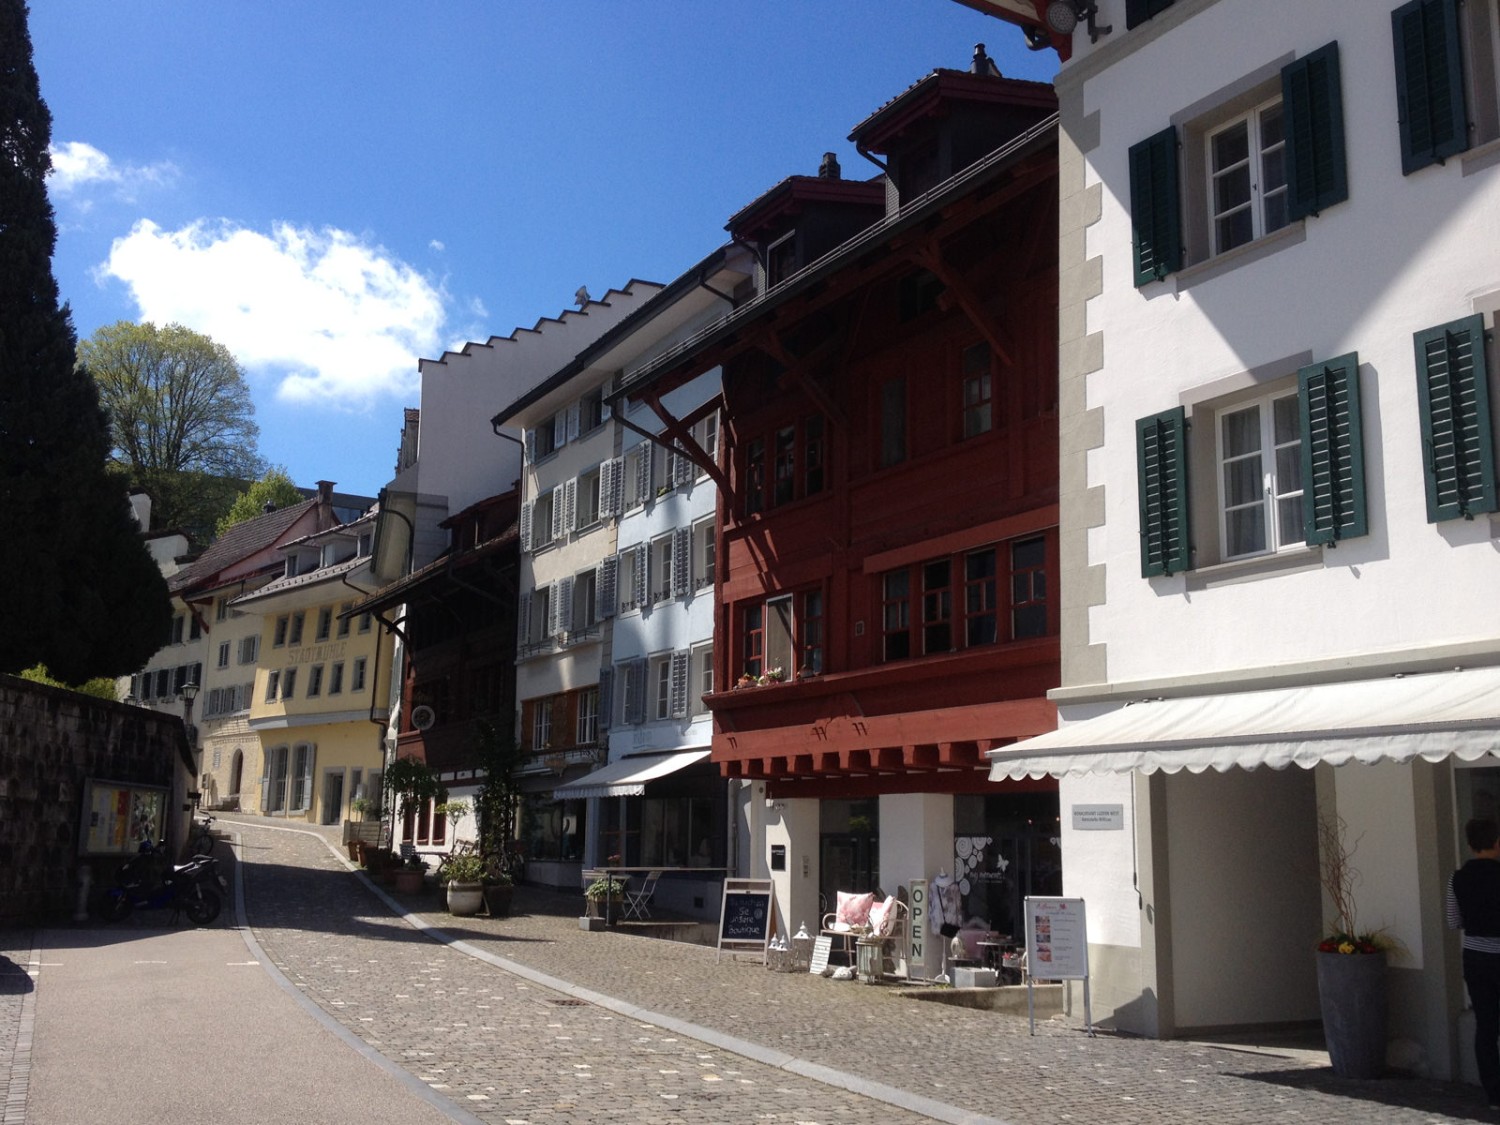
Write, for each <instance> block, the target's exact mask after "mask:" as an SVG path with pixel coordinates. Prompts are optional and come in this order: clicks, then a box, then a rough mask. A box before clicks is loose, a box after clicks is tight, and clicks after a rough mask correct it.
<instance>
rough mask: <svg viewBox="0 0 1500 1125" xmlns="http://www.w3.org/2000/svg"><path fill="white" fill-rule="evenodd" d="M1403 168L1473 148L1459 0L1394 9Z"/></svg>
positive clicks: (1419, 1)
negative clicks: (1470, 133) (1459, 21)
mask: <svg viewBox="0 0 1500 1125" xmlns="http://www.w3.org/2000/svg"><path fill="white" fill-rule="evenodd" d="M1391 32H1392V36H1393V38H1394V39H1395V47H1396V108H1397V114H1398V117H1399V120H1400V124H1401V172H1402V174H1403V175H1407V176H1409V175H1411V174H1412V173H1413V172H1415V171H1416V170H1417V169H1418V168H1425V167H1426V166H1427V165H1429V164H1441V163H1442V162H1443V161H1444V160H1446V159H1447V158H1448V157H1450V156H1453V155H1454V154H1456V153H1460V152H1463V151H1464V150H1465V149H1467V148H1468V147H1469V118H1468V107H1467V106H1466V105H1465V101H1464V75H1463V61H1462V56H1461V53H1460V46H1459V36H1458V0H1411V3H1409V4H1402V5H1401V6H1400V7H1399V8H1397V9H1396V10H1395V11H1394V12H1392V13H1391Z"/></svg>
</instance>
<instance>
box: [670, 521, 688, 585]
mask: <svg viewBox="0 0 1500 1125" xmlns="http://www.w3.org/2000/svg"><path fill="white" fill-rule="evenodd" d="M692 588H693V533H692V531H691V530H690V529H688V528H686V527H679V528H678V529H677V530H676V531H674V532H672V596H673V597H674V598H680V597H682V596H683V595H684V594H686V593H688V592H689V591H690V590H691V589H692Z"/></svg>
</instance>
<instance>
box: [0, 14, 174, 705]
mask: <svg viewBox="0 0 1500 1125" xmlns="http://www.w3.org/2000/svg"><path fill="white" fill-rule="evenodd" d="M51 139H52V115H51V114H50V113H49V112H48V110H47V105H46V103H45V102H43V101H42V96H41V90H40V88H39V86H38V83H37V77H36V68H35V67H34V66H33V65H32V61H31V34H30V31H29V29H28V26H27V8H26V4H25V3H24V2H23V0H0V520H3V521H4V525H3V526H4V530H3V531H0V574H3V575H4V576H5V578H6V581H7V582H8V583H9V584H10V589H9V590H8V591H7V593H6V596H5V599H4V604H3V607H0V672H19V671H20V670H22V669H23V668H27V667H30V666H31V665H33V664H38V663H42V664H46V665H47V667H48V669H49V670H50V671H51V673H52V675H54V676H56V677H58V678H59V679H62V680H64V681H66V682H68V683H82V682H83V681H84V680H87V679H89V678H91V677H94V676H118V675H124V674H125V673H127V672H132V671H135V670H136V669H137V668H139V667H141V666H142V665H143V664H144V663H145V662H146V660H147V659H148V658H149V657H150V656H151V654H152V653H154V652H155V651H156V650H157V648H159V647H160V645H161V642H162V640H163V638H165V636H166V633H167V626H168V623H169V621H170V615H171V609H170V602H169V601H168V597H167V588H166V583H165V581H164V580H163V579H162V577H161V572H160V571H159V570H158V569H157V566H156V564H155V563H154V562H153V561H152V559H151V556H150V554H149V553H148V552H147V550H146V547H145V544H144V542H143V541H142V539H141V537H140V535H139V533H138V531H137V529H136V526H135V522H134V520H133V519H132V518H131V515H130V507H129V502H128V500H127V499H126V496H125V490H124V482H123V481H122V480H120V479H119V478H115V477H113V476H111V475H110V474H109V473H108V471H107V469H106V458H107V457H108V456H109V449H110V445H109V427H108V419H107V418H106V416H105V414H104V411H103V410H102V409H101V407H100V405H99V396H98V392H97V390H96V389H95V387H94V381H93V379H92V378H90V377H89V374H88V372H87V371H82V370H79V369H77V368H76V367H75V351H76V344H77V337H76V336H75V335H74V332H73V324H72V317H71V315H70V314H69V312H68V309H67V308H66V307H59V305H58V299H57V282H56V280H55V279H54V278H53V276H52V251H53V248H54V246H55V245H56V242H57V226H56V223H55V222H54V220H53V215H52V205H51V203H49V202H48V200H47V184H46V178H47V172H48V171H49V169H50V168H51V166H52V159H51V157H50V156H49V155H48V152H47V146H48V144H49V143H50V141H51Z"/></svg>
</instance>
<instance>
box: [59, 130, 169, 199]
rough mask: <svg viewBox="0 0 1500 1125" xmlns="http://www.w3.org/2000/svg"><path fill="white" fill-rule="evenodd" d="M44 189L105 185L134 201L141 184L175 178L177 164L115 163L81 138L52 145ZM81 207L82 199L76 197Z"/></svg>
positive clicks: (71, 191) (73, 190)
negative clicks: (50, 161) (50, 167)
mask: <svg viewBox="0 0 1500 1125" xmlns="http://www.w3.org/2000/svg"><path fill="white" fill-rule="evenodd" d="M48 151H49V152H50V153H51V155H52V171H51V172H49V173H48V174H47V187H48V190H50V191H51V192H53V193H54V194H56V195H68V196H75V197H76V196H77V195H78V194H79V193H81V192H82V191H83V190H84V189H86V188H89V187H92V186H95V185H107V186H108V187H110V188H111V189H112V190H113V192H114V194H115V195H117V196H118V197H120V198H121V199H123V200H126V201H127V202H131V201H134V200H135V198H136V196H137V195H138V194H139V193H140V190H141V189H142V188H144V187H167V186H169V185H171V184H172V183H173V182H174V181H175V180H176V179H177V175H178V172H177V166H176V165H175V164H173V163H171V162H170V161H166V160H164V161H161V162H159V163H156V164H117V163H115V162H114V161H113V160H111V159H110V158H109V156H108V155H107V154H106V153H104V152H101V151H100V150H99V149H97V148H95V147H94V146H93V145H91V144H87V143H85V142H83V141H68V142H66V143H65V144H61V145H53V146H52V147H51V148H50V149H49V150H48ZM79 202H80V203H81V204H82V206H84V207H85V208H86V207H87V206H88V202H87V201H86V200H80V201H79Z"/></svg>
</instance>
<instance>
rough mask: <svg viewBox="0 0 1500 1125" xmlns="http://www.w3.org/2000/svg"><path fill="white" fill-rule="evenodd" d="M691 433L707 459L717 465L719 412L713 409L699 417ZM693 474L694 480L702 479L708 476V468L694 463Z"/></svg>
mask: <svg viewBox="0 0 1500 1125" xmlns="http://www.w3.org/2000/svg"><path fill="white" fill-rule="evenodd" d="M692 434H693V440H694V441H696V442H697V443H698V445H699V446H700V447H701V448H702V450H703V452H704V453H707V454H708V459H709V460H710V461H712V462H713V463H714V464H716V465H717V464H718V463H719V412H718V411H717V410H715V411H713V412H712V413H711V414H708V415H706V416H705V417H703V418H701V419H700V420H699V421H698V422H697V423H696V424H694V426H693V429H692ZM693 476H694V479H696V480H702V479H703V478H704V477H706V476H708V470H707V469H705V468H704V467H703V466H701V465H697V464H695V465H694V466H693Z"/></svg>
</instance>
